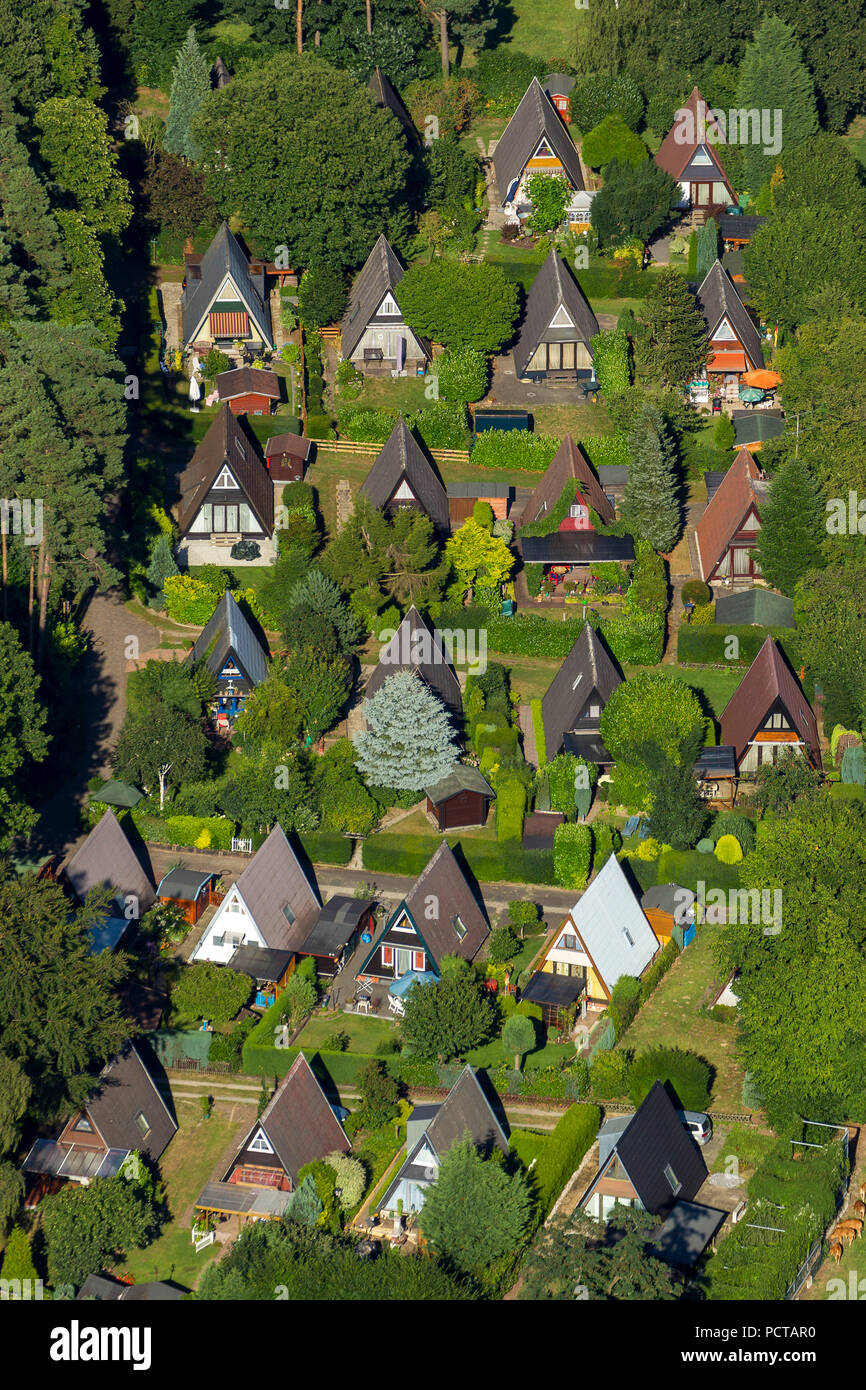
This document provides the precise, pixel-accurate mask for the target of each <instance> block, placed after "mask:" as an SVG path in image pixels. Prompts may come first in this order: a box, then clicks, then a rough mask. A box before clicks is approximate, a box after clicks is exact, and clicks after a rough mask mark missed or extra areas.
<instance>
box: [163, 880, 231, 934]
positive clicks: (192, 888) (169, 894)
mask: <svg viewBox="0 0 866 1390" xmlns="http://www.w3.org/2000/svg"><path fill="white" fill-rule="evenodd" d="M215 882H216V874H215V873H214V872H213V871H212V870H202V869H184V868H180V867H179V868H177V869H171V870H170V871H169V873H167V874H166V875H165V877H164V878H161V879H160V881H159V883H158V884H157V886H156V896H157V898H158V899H159V901H160V902H161V903H171V904H172V905H173V906H174V907H176V908H178V910H179V911H180V912H182V913H183V915H184V918H185V919H186V921H187V922H189V924H190V926H191V927H193V926H195V924H196V922H197V921H198V919H199V917H200V916H201V915H202V913H203V912H204V910H205V908H206V907H207V906H208V905H209V904H210V903H211V902H213V901H216V899H215V897H214V894H213V891H212V890H213V885H214V883H215Z"/></svg>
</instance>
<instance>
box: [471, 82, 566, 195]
mask: <svg viewBox="0 0 866 1390" xmlns="http://www.w3.org/2000/svg"><path fill="white" fill-rule="evenodd" d="M543 139H546V140H547V143H548V145H549V146H550V148H551V150H552V151H553V153H554V154H555V155H556V157H557V159H558V160H559V162H560V164H561V165H562V167H563V170H564V171H565V174H566V176H567V178H568V181H569V183H570V184H571V186H572V188H574V189H575V190H576V191H577V192H582V191H583V187H584V183H583V172H582V170H581V167H580V156H579V154H578V152H577V150H576V149H575V146H574V144H573V143H572V140H571V136H570V135H569V133H568V131H567V130H566V128H565V126H564V125H563V122H562V119H561V117H560V115H559V112H558V111H557V109H556V107H555V106H554V104H553V102H552V101H551V100H550V97H549V96H548V95H547V93H546V92H545V90H544V88H543V87H542V85H541V83H540V82H539V80H538V78H537V77H533V79H532V81H531V82H530V84H529V86H528V87H527V89H526V91H525V92H524V94H523V96H522V98H521V100H520V105H519V106H518V108H517V110H516V111H515V113H514V115H513V116H512V117H511V120H510V121H509V122H508V125H507V126H506V127H505V129H504V131H503V132H502V135H501V136H500V137H499V142H498V144H497V146H496V149H495V150H494V153H493V168H494V170H495V173H496V185H497V188H498V190H499V199H500V202H503V203H505V202H507V201H508V199H509V198H510V197H511V196H512V194H513V193H514V190H515V188H516V186H517V183H518V181H519V180H520V177H521V175H522V173H523V171H524V169H525V168H526V166H527V164H528V163H529V160H530V159H531V158H532V156H533V155H534V154H535V151H536V150H537V149H538V146H539V145H540V143H541V141H542V140H543Z"/></svg>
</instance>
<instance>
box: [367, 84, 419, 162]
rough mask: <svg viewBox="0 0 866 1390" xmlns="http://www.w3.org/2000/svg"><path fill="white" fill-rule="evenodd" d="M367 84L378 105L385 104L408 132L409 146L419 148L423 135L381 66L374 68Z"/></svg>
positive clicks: (387, 109)
mask: <svg viewBox="0 0 866 1390" xmlns="http://www.w3.org/2000/svg"><path fill="white" fill-rule="evenodd" d="M367 86H368V87H369V89H370V92H371V94H372V97H373V100H374V101H375V103H376V105H377V106H383V107H384V108H385V110H386V111H390V112H391V114H392V115H393V116H396V117H397V120H398V121H399V122H400V125H401V126H402V127H403V130H404V132H405V134H406V139H407V142H408V144H409V146H410V147H411V148H412V149H417V148H418V146H419V145H420V144H421V137H420V135H419V134H418V129H417V127H416V125H415V122H414V121H413V120H412V117H411V116H410V115H409V112H408V111H407V110H406V107H405V106H404V104H403V101H402V100H401V98H400V95H399V93H398V92H397V91H396V90H395V88H394V87H392V85H391V83H390V82H389V81H388V79H387V77H386V76H385V74H384V72H383V71H382V69H381V68H374V69H373V74H372V76H371V78H370V81H369V82H368V83H367Z"/></svg>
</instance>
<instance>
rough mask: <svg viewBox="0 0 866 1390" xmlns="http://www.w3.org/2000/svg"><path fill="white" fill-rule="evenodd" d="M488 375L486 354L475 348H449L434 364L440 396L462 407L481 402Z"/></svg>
mask: <svg viewBox="0 0 866 1390" xmlns="http://www.w3.org/2000/svg"><path fill="white" fill-rule="evenodd" d="M489 374H490V373H489V362H488V358H487V354H486V353H484V352H479V351H478V349H477V348H469V347H464V348H449V350H448V351H447V352H443V354H442V356H441V357H440V358H439V359H438V360H437V362H436V375H437V377H438V380H439V391H440V394H441V395H442V396H443V397H444V398H445V400H447V401H458V402H461V403H462V404H464V405H465V404H466V403H467V402H468V401H480V400H481V397H482V396H483V395H484V393H485V392H486V390H487V383H488V380H489ZM458 447H459V446H458Z"/></svg>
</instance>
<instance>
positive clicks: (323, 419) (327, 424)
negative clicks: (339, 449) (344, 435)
mask: <svg viewBox="0 0 866 1390" xmlns="http://www.w3.org/2000/svg"><path fill="white" fill-rule="evenodd" d="M334 437H335V435H334V431H333V429H332V428H331V418H330V416H329V415H321V414H319V413H316V412H314V413H312V414H310V413H308V414H307V438H308V439H333V438H334Z"/></svg>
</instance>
